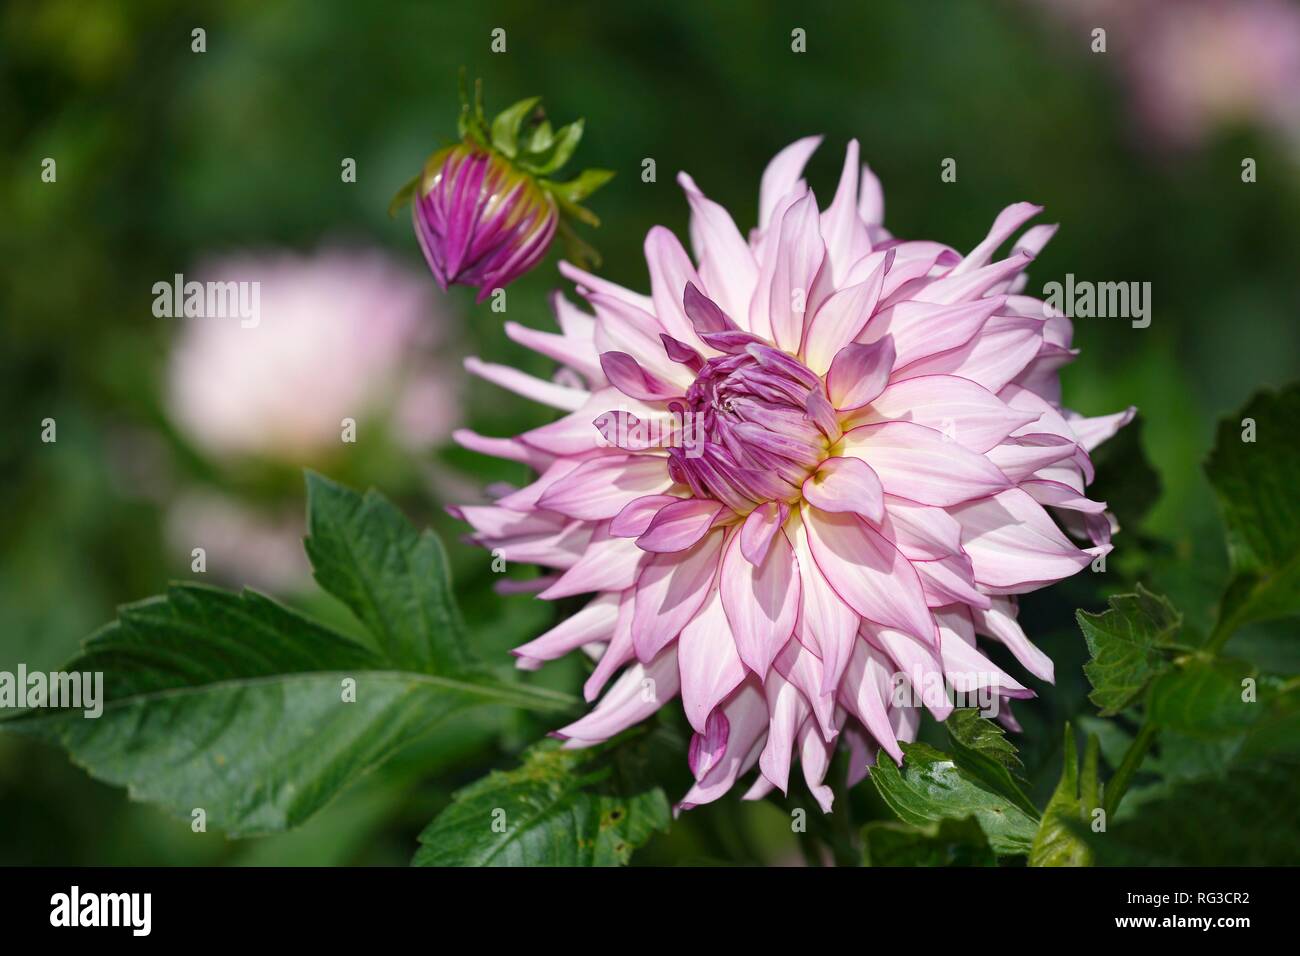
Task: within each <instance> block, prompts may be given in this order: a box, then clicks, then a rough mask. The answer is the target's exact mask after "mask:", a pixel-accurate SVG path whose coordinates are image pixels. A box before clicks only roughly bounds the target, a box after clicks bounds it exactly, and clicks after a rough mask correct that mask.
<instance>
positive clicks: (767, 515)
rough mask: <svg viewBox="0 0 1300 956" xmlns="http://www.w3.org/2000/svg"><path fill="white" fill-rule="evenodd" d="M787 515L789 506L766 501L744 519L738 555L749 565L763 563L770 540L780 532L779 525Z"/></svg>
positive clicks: (783, 503)
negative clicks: (742, 556) (743, 557)
mask: <svg viewBox="0 0 1300 956" xmlns="http://www.w3.org/2000/svg"><path fill="white" fill-rule="evenodd" d="M789 514H790V506H789V505H787V504H786V503H785V502H779V503H778V502H775V501H768V502H766V503H764V504H761V505H759V506H758V507H757V508H755V509H754V510H753V511H751V512H750V513H749V516H748V517H746V518H745V523H744V524H743V525H741V527H740V553H741V554H743V555H744V556H745V558H746V560H748V561H749V563H750V564H753V565H759V564H762V563H763V559H764V558H765V557H767V549H768V548H769V547H771V545H772V539H773V538H774V537H776V533H777V532H778V531H780V530H781V525H782V524H784V523H785V519H786V518H787V517H789Z"/></svg>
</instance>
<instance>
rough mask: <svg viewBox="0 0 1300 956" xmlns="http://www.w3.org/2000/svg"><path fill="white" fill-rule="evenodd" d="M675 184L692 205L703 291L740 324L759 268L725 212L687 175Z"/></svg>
mask: <svg viewBox="0 0 1300 956" xmlns="http://www.w3.org/2000/svg"><path fill="white" fill-rule="evenodd" d="M677 182H678V183H680V184H681V187H682V189H683V190H685V192H686V199H687V201H688V202H689V203H690V205H691V240H692V244H693V245H694V246H695V258H696V260H697V261H698V263H699V267H700V268H699V272H700V278H701V279H703V280H704V287H705V289H707V291H708V293H709V296H710V297H711V298H713V299H714V300H715V301H716V302H717V303H718V304H719V305H720V306H722V308H723V311H725V312H726V313H727V314H728V315H730V316H731V317H732V318H734V319H737V320H739V319H740V317H741V316H745V315H747V314H748V312H749V297H750V293H751V292H752V290H753V289H754V287H755V285H756V284H757V282H758V264H757V263H756V262H755V261H754V256H753V253H751V252H750V251H749V246H748V245H747V244H746V243H745V240H744V237H742V236H741V234H740V230H739V229H737V228H736V224H735V222H734V221H732V218H731V216H730V215H729V214H728V213H727V211H726V210H725V209H723V208H722V207H721V206H719V205H718V204H717V203H715V202H713V201H712V200H709V199H706V198H705V196H704V194H703V193H702V192H700V190H699V187H697V186H696V185H695V181H694V180H693V179H691V177H690V176H688V175H686V173H681V174H679V175H678V177H677ZM665 331H667V330H665Z"/></svg>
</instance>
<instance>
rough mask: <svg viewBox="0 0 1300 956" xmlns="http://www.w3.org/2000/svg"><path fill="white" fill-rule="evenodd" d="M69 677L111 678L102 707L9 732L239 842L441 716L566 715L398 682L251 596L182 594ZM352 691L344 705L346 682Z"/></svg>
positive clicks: (119, 627) (92, 642) (380, 665)
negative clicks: (478, 712) (199, 817)
mask: <svg viewBox="0 0 1300 956" xmlns="http://www.w3.org/2000/svg"><path fill="white" fill-rule="evenodd" d="M63 670H65V671H75V672H92V673H93V672H102V673H103V675H104V676H103V680H104V689H103V690H104V693H103V696H104V700H105V703H104V709H103V713H102V715H101V716H99V717H98V718H87V717H85V716H83V712H82V711H81V710H44V711H28V712H27V713H25V714H22V715H20V716H19V717H18V718H16V719H13V720H9V721H6V722H4V723H3V724H0V727H3V728H4V729H6V730H10V731H14V732H18V733H25V734H30V735H33V736H36V737H39V738H41V739H44V740H48V741H51V742H54V743H57V744H59V745H60V746H62V747H64V748H65V749H66V750H67V751H68V753H69V754H70V755H71V757H72V759H73V760H74V761H75V762H76V763H78V764H79V765H81V766H82V767H84V768H85V769H86V770H87V771H88V772H89V773H90V774H91V775H93V776H95V777H97V778H99V779H101V780H106V781H108V782H109V783H113V784H117V785H120V786H126V787H128V788H129V790H130V793H131V796H132V797H133V798H135V799H140V800H148V801H152V802H156V803H160V804H162V805H163V806H164V807H165V808H166V809H168V810H169V811H170V812H172V813H174V814H176V815H178V816H182V817H184V818H187V819H188V818H189V817H190V815H191V812H192V811H193V810H194V809H196V808H202V809H203V810H204V811H205V812H206V814H207V820H208V822H209V823H210V824H211V825H213V826H216V827H219V828H221V829H223V830H226V831H227V832H229V833H231V834H232V835H247V834H254V833H265V832H271V831H275V830H282V829H285V828H287V827H292V826H295V825H297V824H299V823H301V822H302V821H303V820H305V819H307V817H309V816H310V815H311V814H312V813H314V812H315V811H316V810H319V809H320V808H321V807H323V806H324V805H325V804H327V803H328V802H329V801H330V800H331V799H332V798H333V797H334V796H335V795H336V794H337V793H338V792H339V791H340V790H341V789H342V788H343V787H345V786H346V785H347V784H348V783H350V782H351V781H353V780H355V779H356V778H357V777H359V776H361V775H362V774H364V773H366V772H367V771H369V770H371V769H372V768H374V767H375V766H376V765H378V764H379V763H380V762H382V761H383V760H384V759H385V758H386V757H387V756H389V755H390V754H392V753H393V752H394V751H396V750H397V749H398V748H400V747H402V746H403V745H405V744H406V743H408V742H410V741H411V740H413V739H415V738H416V737H417V736H419V735H420V734H422V733H424V732H425V731H426V730H428V729H430V728H431V727H433V726H434V725H435V724H436V723H437V722H438V721H440V720H442V719H444V718H445V717H447V716H449V715H451V714H453V713H456V712H457V711H460V710H463V709H464V708H466V707H470V706H475V705H480V704H492V703H495V704H508V705H512V706H521V707H532V708H556V707H563V706H564V702H565V700H566V698H564V697H563V696H562V695H554V694H550V693H548V692H545V691H541V690H534V689H532V688H526V687H512V686H507V685H503V684H499V683H496V682H488V681H484V682H481V683H471V682H468V681H465V680H460V679H457V678H456V677H453V676H432V675H429V674H417V673H403V672H401V671H399V670H396V669H394V668H392V667H391V666H390V665H389V664H388V663H386V662H385V661H384V659H383V658H382V657H381V656H380V655H379V654H377V653H375V652H374V651H372V650H370V649H368V648H365V647H362V646H361V645H359V644H356V643H355V642H353V641H351V640H349V639H347V638H345V637H342V636H341V635H339V634H336V633H334V632H333V631H331V630H329V629H327V628H325V627H322V626H321V625H319V624H316V623H315V622H313V621H311V620H309V619H308V618H306V617H303V616H302V615H300V614H298V613H297V612H295V611H291V610H289V609H288V608H285V607H283V606H282V605H279V604H277V603H276V602H274V601H272V600H271V599H270V598H266V597H263V596H262V595H260V594H257V593H255V592H251V591H245V592H244V593H243V594H232V593H229V592H226V591H221V590H218V589H215V588H209V587H201V586H197V585H177V586H173V587H172V588H171V589H170V590H169V591H168V593H167V595H166V596H165V597H159V598H151V599H149V600H146V601H142V602H140V603H138V604H131V605H127V606H125V607H123V608H121V609H120V611H119V616H118V620H117V621H116V622H115V623H113V624H110V625H108V626H107V627H105V628H103V629H102V630H101V631H99V632H98V633H97V634H95V635H94V636H93V637H91V638H90V639H89V640H88V641H87V642H86V646H85V651H84V653H83V654H82V655H81V656H80V657H79V658H77V659H76V660H74V661H73V662H72V663H70V664H68V665H67V666H66V667H65V668H63ZM347 679H350V680H354V681H355V682H356V693H355V701H353V702H345V700H344V693H343V687H344V681H345V680H347Z"/></svg>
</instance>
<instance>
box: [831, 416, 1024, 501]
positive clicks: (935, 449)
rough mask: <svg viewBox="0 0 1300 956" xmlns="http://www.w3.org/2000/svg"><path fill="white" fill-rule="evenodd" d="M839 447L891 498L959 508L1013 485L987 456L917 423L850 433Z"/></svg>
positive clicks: (888, 424) (864, 428)
mask: <svg viewBox="0 0 1300 956" xmlns="http://www.w3.org/2000/svg"><path fill="white" fill-rule="evenodd" d="M839 447H840V454H842V455H846V456H853V457H855V458H861V459H862V460H863V461H865V462H867V463H868V464H869V465H871V467H872V468H873V469H874V470H875V472H876V474H877V475H879V476H880V483H881V485H883V486H884V489H885V492H886V493H887V494H891V495H897V496H898V497H900V498H907V499H908V500H910V501H917V502H920V503H921V504H926V505H939V506H948V505H955V504H959V503H960V502H963V501H969V500H971V499H972V498H984V497H987V496H989V495H992V494H996V493H997V492H999V491H1002V490H1004V489H1006V488H1008V487H1009V486H1010V484H1011V482H1010V481H1008V480H1007V477H1006V476H1005V475H1003V474H1002V472H1000V471H998V469H997V467H996V466H994V465H993V463H992V462H990V461H989V460H988V459H987V458H985V457H984V456H983V455H979V454H976V453H975V452H973V451H970V450H969V449H967V448H963V447H962V446H961V445H959V444H957V443H956V442H955V441H948V440H946V439H945V438H944V436H943V435H942V434H941V433H939V432H937V431H935V430H934V429H932V428H926V427H924V426H923V425H913V424H912V423H911V422H884V423H881V424H878V425H863V426H861V427H858V428H855V429H853V430H852V431H849V432H845V434H844V438H843V440H842V441H841V443H840V446H839Z"/></svg>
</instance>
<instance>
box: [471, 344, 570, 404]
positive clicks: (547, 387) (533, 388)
mask: <svg viewBox="0 0 1300 956" xmlns="http://www.w3.org/2000/svg"><path fill="white" fill-rule="evenodd" d="M465 371H467V372H469V373H470V374H471V375H477V376H478V377H479V378H483V379H486V380H487V381H489V382H491V383H492V384H494V385H500V386H501V387H502V388H504V389H507V390H509V391H512V392H514V393H515V394H516V395H522V396H523V397H524V398H531V399H532V400H533V401H535V402H540V403H541V404H543V405H550V406H551V407H552V408H559V409H562V410H563V411H566V412H572V411H575V410H576V409H579V408H581V407H582V406H583V403H584V402H586V401H587V399H588V398H590V397H591V396H590V393H589V392H587V391H585V390H583V389H580V388H568V387H567V386H564V385H556V384H555V383H554V382H548V381H546V380H545V379H540V378H537V377H535V376H532V375H529V374H528V373H526V372H521V371H519V369H517V368H511V367H510V366H509V365H497V364H495V363H493V362H484V361H483V360H481V359H478V358H475V357H474V356H472V355H471V356H469V357H468V358H467V359H465Z"/></svg>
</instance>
